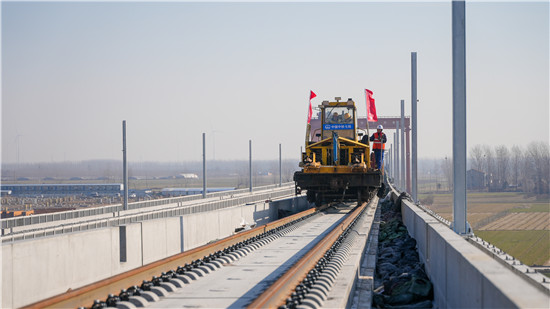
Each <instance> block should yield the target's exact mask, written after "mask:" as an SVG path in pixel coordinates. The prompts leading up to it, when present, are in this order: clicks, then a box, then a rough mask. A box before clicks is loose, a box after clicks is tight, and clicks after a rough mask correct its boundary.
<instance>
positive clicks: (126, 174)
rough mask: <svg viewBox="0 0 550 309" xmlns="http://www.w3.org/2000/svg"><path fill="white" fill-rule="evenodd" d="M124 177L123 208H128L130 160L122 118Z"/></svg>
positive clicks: (124, 123)
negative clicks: (127, 156) (127, 155)
mask: <svg viewBox="0 0 550 309" xmlns="http://www.w3.org/2000/svg"><path fill="white" fill-rule="evenodd" d="M122 178H123V182H124V204H123V207H122V209H123V210H128V161H127V160H126V120H122Z"/></svg>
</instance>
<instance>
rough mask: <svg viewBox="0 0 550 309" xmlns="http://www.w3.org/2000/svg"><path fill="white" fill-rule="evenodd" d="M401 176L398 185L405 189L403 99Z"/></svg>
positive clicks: (403, 115)
mask: <svg viewBox="0 0 550 309" xmlns="http://www.w3.org/2000/svg"><path fill="white" fill-rule="evenodd" d="M400 170H401V176H400V177H399V179H400V182H399V185H400V187H401V190H402V191H405V100H401V169H400Z"/></svg>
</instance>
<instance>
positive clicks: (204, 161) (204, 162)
mask: <svg viewBox="0 0 550 309" xmlns="http://www.w3.org/2000/svg"><path fill="white" fill-rule="evenodd" d="M202 197H203V198H206V133H202Z"/></svg>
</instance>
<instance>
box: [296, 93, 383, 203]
mask: <svg viewBox="0 0 550 309" xmlns="http://www.w3.org/2000/svg"><path fill="white" fill-rule="evenodd" d="M335 100H336V102H329V101H323V102H322V104H321V105H319V109H320V111H321V112H320V113H319V118H320V120H321V122H320V127H319V128H311V125H310V124H309V123H308V125H307V130H306V145H305V146H306V147H305V152H303V153H302V161H301V162H300V164H299V166H300V167H301V168H302V170H301V171H297V172H295V173H294V182H295V186H296V194H300V193H301V191H302V190H307V199H308V201H309V202H312V203H315V204H316V205H317V206H321V205H322V204H324V203H329V202H333V201H354V200H357V201H358V202H359V203H360V202H362V201H367V200H369V199H370V198H371V197H372V196H373V195H374V194H375V193H376V191H377V190H379V189H380V188H382V186H383V183H382V173H381V172H380V171H379V170H377V169H373V168H371V158H370V149H371V148H370V144H369V141H368V136H369V133H368V132H369V129H368V122H367V125H366V128H358V126H357V108H356V106H355V102H354V101H353V100H352V99H348V100H347V101H346V102H340V100H341V98H340V97H337V98H335ZM311 131H313V134H311ZM361 137H363V138H361Z"/></svg>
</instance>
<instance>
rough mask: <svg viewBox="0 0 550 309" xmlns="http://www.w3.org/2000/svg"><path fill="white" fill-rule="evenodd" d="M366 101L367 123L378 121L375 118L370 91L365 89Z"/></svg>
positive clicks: (376, 117)
mask: <svg viewBox="0 0 550 309" xmlns="http://www.w3.org/2000/svg"><path fill="white" fill-rule="evenodd" d="M365 94H366V101H367V121H371V122H374V121H378V116H376V106H374V98H373V97H372V91H370V90H368V89H365Z"/></svg>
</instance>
